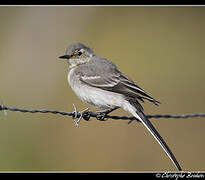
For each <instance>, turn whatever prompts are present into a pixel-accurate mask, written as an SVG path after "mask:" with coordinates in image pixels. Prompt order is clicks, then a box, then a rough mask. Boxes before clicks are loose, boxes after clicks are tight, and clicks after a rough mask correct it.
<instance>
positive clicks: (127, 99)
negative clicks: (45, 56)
mask: <svg viewBox="0 0 205 180" xmlns="http://www.w3.org/2000/svg"><path fill="white" fill-rule="evenodd" d="M59 58H61V59H64V60H66V61H67V63H68V65H69V67H68V83H69V85H70V86H71V88H72V90H73V91H74V92H75V94H76V95H77V96H78V97H79V98H80V99H81V100H82V101H83V102H86V103H88V104H90V105H92V106H94V107H98V108H99V109H100V110H99V112H112V111H114V110H116V109H118V108H122V109H124V110H125V111H127V112H129V113H130V114H132V115H133V116H134V117H135V118H136V119H137V120H139V121H140V122H141V123H142V124H143V125H144V126H145V127H146V128H147V130H148V131H149V132H150V133H151V135H152V136H153V137H154V138H155V140H156V141H157V142H158V143H159V145H160V146H161V147H162V149H163V150H164V151H165V153H166V154H167V155H168V157H169V158H170V159H171V161H172V162H173V164H174V165H175V166H176V168H177V169H178V170H179V171H181V170H182V168H181V166H180V165H179V163H178V161H177V160H176V158H175V156H174V154H173V153H172V151H171V150H170V148H169V147H168V145H167V144H166V142H165V141H164V140H163V138H162V137H161V136H160V134H159V133H158V131H157V130H156V129H155V127H154V126H153V125H152V123H151V122H150V121H149V119H148V118H147V117H146V115H145V114H144V109H143V107H142V105H141V104H140V102H144V100H148V101H150V102H152V103H153V104H155V105H158V104H160V102H159V101H157V100H155V99H154V98H152V97H151V96H150V95H148V94H147V93H146V92H145V91H144V90H143V89H142V88H140V87H139V86H138V85H137V84H136V83H135V82H134V81H133V80H131V79H130V78H129V77H127V76H126V75H125V74H123V73H122V72H121V71H120V70H119V69H118V68H117V66H116V65H115V64H114V63H113V62H111V61H110V60H108V59H106V58H103V57H100V56H97V55H95V54H94V51H93V50H92V49H91V48H89V47H87V46H86V45H84V44H83V43H80V42H76V43H72V44H71V45H69V46H68V47H67V48H66V53H65V54H64V55H63V56H60V57H59Z"/></svg>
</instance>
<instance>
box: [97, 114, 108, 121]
mask: <svg viewBox="0 0 205 180" xmlns="http://www.w3.org/2000/svg"><path fill="white" fill-rule="evenodd" d="M106 115H107V114H106V113H98V114H97V115H96V118H97V120H100V121H105V116H106Z"/></svg>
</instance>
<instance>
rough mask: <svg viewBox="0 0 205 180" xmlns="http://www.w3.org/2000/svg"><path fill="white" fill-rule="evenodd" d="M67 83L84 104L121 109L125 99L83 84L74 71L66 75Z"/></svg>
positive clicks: (119, 95)
mask: <svg viewBox="0 0 205 180" xmlns="http://www.w3.org/2000/svg"><path fill="white" fill-rule="evenodd" d="M68 83H69V84H70V86H71V88H72V90H73V91H74V92H75V94H76V95H77V96H78V97H79V98H80V99H81V100H82V101H84V102H86V103H88V104H90V105H92V106H97V107H100V108H109V107H121V106H122V104H123V103H124V101H125V99H124V97H123V96H122V95H121V94H117V93H114V92H110V91H106V90H102V89H100V88H95V87H92V86H89V85H87V84H85V83H83V82H82V81H81V80H80V79H79V77H78V76H76V74H75V71H74V69H71V70H70V71H69V73H68Z"/></svg>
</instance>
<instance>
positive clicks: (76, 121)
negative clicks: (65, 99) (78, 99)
mask: <svg viewBox="0 0 205 180" xmlns="http://www.w3.org/2000/svg"><path fill="white" fill-rule="evenodd" d="M73 107H74V112H73V119H74V121H75V126H76V127H78V125H79V123H80V120H81V119H82V117H83V115H84V113H86V112H88V108H86V109H84V110H82V111H80V112H78V111H77V108H76V106H75V105H74V104H73ZM78 117H79V118H78ZM76 118H78V119H77V120H75V119H76Z"/></svg>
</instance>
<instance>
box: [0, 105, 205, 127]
mask: <svg viewBox="0 0 205 180" xmlns="http://www.w3.org/2000/svg"><path fill="white" fill-rule="evenodd" d="M73 106H74V111H73V112H64V111H59V110H48V109H23V108H16V107H8V106H5V105H3V104H0V111H4V112H5V114H6V111H18V112H23V113H52V114H60V115H63V116H71V117H72V118H73V119H76V118H78V120H77V121H75V122H76V123H75V125H76V126H78V123H79V122H80V119H81V118H83V119H84V120H87V121H88V120H89V119H90V118H91V117H95V118H96V119H98V120H101V121H104V120H105V118H106V119H114V120H130V121H129V122H131V121H132V120H137V121H138V122H140V121H139V120H138V119H136V118H135V117H134V116H114V115H108V114H106V113H108V112H109V111H107V112H104V113H98V112H91V111H88V108H87V109H85V110H83V111H77V109H76V107H75V105H74V104H73ZM146 117H147V118H148V119H151V118H155V119H159V118H174V119H176V118H177V119H179V118H183V119H184V118H193V117H205V113H190V114H181V115H177V114H153V115H146Z"/></svg>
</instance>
